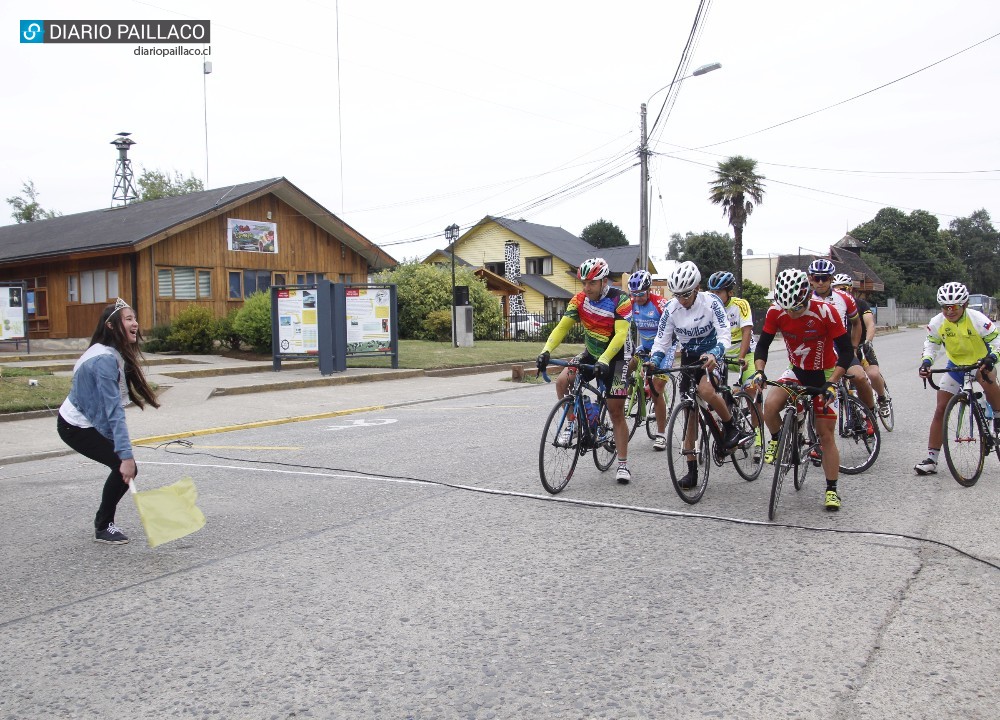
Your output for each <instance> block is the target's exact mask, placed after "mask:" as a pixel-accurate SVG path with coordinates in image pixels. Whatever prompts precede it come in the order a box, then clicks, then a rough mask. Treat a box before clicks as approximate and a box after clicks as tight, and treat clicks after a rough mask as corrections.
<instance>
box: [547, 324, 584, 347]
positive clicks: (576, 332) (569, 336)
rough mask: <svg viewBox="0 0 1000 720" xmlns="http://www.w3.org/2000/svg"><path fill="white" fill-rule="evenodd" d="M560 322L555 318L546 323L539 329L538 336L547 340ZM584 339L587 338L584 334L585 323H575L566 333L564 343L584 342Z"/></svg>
mask: <svg viewBox="0 0 1000 720" xmlns="http://www.w3.org/2000/svg"><path fill="white" fill-rule="evenodd" d="M558 324H559V321H558V320H553V321H552V322H549V323H545V324H544V325H542V327H541V329H540V330H539V331H538V337H539V338H541V339H542V340H545V339H546V338H548V336H549V335H551V334H552V330H553V329H554V328H555V326H556V325H558ZM584 340H585V338H584V336H583V325H581V324H580V323H575V324H574V325H573V327H571V328H570V329H569V332H568V333H566V337H564V338H563V342H564V343H580V344H582V343H583V342H584Z"/></svg>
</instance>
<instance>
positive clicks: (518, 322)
mask: <svg viewBox="0 0 1000 720" xmlns="http://www.w3.org/2000/svg"><path fill="white" fill-rule="evenodd" d="M509 323H510V336H511V337H512V338H517V339H518V340H526V339H528V338H534V337H536V336H537V335H538V333H539V332H540V331H541V329H542V321H541V319H540V318H539V317H538V316H537V315H527V314H525V313H515V314H514V315H511V316H510V320H509Z"/></svg>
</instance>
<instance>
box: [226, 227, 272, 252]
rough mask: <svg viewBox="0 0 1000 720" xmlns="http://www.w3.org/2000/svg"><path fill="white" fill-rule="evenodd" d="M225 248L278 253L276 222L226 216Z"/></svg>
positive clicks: (236, 250)
mask: <svg viewBox="0 0 1000 720" xmlns="http://www.w3.org/2000/svg"><path fill="white" fill-rule="evenodd" d="M226 248H227V249H229V250H233V251H235V252H262V253H272V254H274V255H277V254H278V223H273V222H264V221H261V220H239V219H237V218H226Z"/></svg>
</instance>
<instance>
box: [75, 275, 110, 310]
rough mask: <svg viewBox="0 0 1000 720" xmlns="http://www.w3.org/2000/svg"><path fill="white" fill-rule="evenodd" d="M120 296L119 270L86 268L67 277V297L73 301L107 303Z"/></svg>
mask: <svg viewBox="0 0 1000 720" xmlns="http://www.w3.org/2000/svg"><path fill="white" fill-rule="evenodd" d="M116 297H118V271H117V270H84V271H83V272H81V273H80V274H79V275H69V276H68V277H67V293H66V299H67V300H68V301H69V302H72V303H77V302H78V303H86V304H88V305H89V304H94V303H100V304H102V305H103V304H104V303H107V302H108V301H109V300H113V299H114V298H116Z"/></svg>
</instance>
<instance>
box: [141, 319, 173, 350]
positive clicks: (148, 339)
mask: <svg viewBox="0 0 1000 720" xmlns="http://www.w3.org/2000/svg"><path fill="white" fill-rule="evenodd" d="M143 338H144V339H143V342H142V351H143V352H151V353H158V352H167V351H170V350H176V349H177V348H175V347H174V346H173V345H171V344H170V340H169V338H170V326H169V325H157V326H155V327H151V328H150V329H149V331H148V332H144V333H143Z"/></svg>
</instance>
